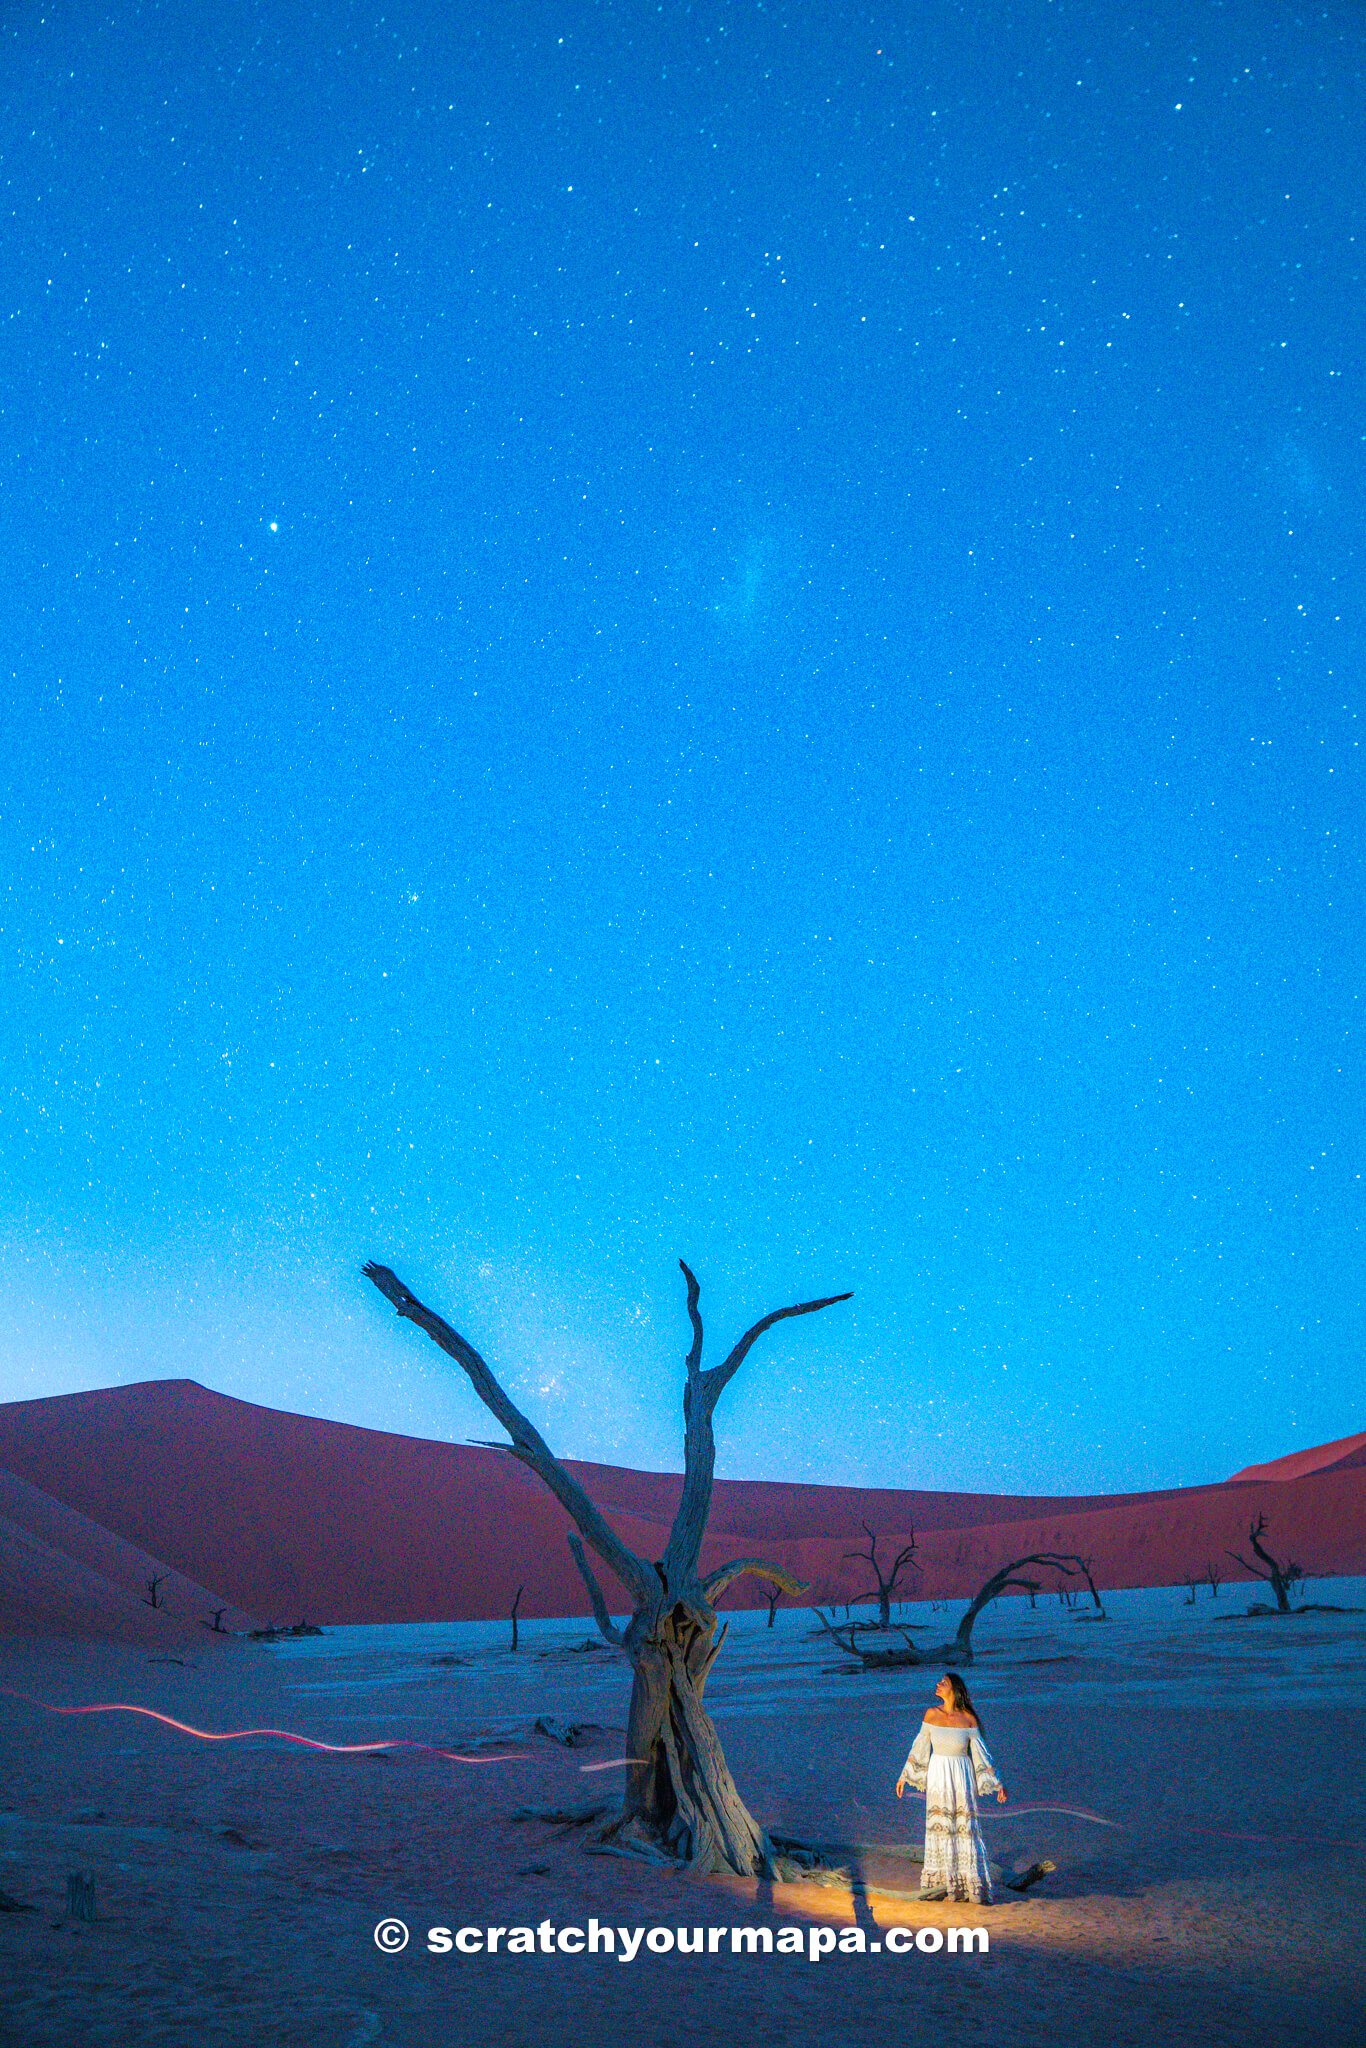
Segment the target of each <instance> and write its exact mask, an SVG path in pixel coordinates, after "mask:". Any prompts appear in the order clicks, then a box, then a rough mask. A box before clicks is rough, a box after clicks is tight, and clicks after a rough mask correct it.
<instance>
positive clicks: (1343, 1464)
mask: <svg viewBox="0 0 1366 2048" xmlns="http://www.w3.org/2000/svg"><path fill="white" fill-rule="evenodd" d="M1353 1465H1366V1430H1363V1431H1362V1433H1361V1435H1360V1436H1340V1437H1339V1438H1338V1440H1337V1442H1336V1443H1331V1444H1315V1446H1314V1448H1313V1449H1312V1450H1308V1451H1292V1452H1291V1453H1290V1456H1289V1457H1288V1458H1273V1459H1272V1461H1271V1463H1270V1464H1269V1465H1244V1467H1243V1469H1242V1471H1241V1472H1235V1473H1234V1474H1233V1477H1232V1478H1231V1479H1230V1480H1229V1485H1230V1486H1234V1485H1236V1484H1238V1483H1239V1482H1240V1481H1242V1480H1247V1479H1307V1478H1308V1476H1309V1474H1310V1473H1311V1472H1330V1471H1332V1472H1340V1471H1342V1470H1343V1469H1344V1468H1348V1467H1351V1466H1353Z"/></svg>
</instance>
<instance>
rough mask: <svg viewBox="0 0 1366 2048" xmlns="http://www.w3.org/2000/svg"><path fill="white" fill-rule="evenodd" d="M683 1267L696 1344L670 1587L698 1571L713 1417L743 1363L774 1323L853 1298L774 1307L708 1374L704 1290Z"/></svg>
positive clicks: (667, 1562)
mask: <svg viewBox="0 0 1366 2048" xmlns="http://www.w3.org/2000/svg"><path fill="white" fill-rule="evenodd" d="M679 1265H680V1266H681V1267H682V1269H683V1276H684V1278H685V1279H686V1281H687V1283H688V1316H689V1319H690V1321H691V1323H692V1330H693V1341H692V1349H691V1350H690V1351H689V1353H688V1381H687V1386H686V1388H685V1389H684V1394H683V1417H684V1443H683V1491H682V1494H681V1496H680V1498H679V1503H678V1512H677V1514H676V1515H675V1516H674V1521H673V1528H672V1529H671V1530H670V1532H669V1542H668V1547H667V1548H666V1550H665V1552H664V1557H663V1560H662V1563H663V1571H664V1577H665V1580H666V1583H667V1584H669V1585H676V1584H678V1583H680V1582H681V1581H682V1580H683V1579H684V1578H685V1577H687V1576H688V1575H689V1574H690V1573H693V1572H695V1571H696V1569H697V1560H698V1556H699V1554H700V1553H701V1549H702V1536H703V1532H704V1531H705V1529H706V1526H707V1514H708V1512H709V1510H710V1507H711V1491H712V1483H713V1480H714V1478H715V1474H716V1439H715V1436H714V1435H713V1432H712V1415H713V1414H714V1412H715V1409H716V1403H717V1401H718V1400H719V1399H720V1397H721V1395H722V1393H723V1392H724V1391H725V1388H726V1387H727V1385H728V1384H729V1382H730V1381H731V1380H732V1379H734V1377H735V1375H736V1373H737V1372H738V1371H739V1369H740V1367H741V1365H742V1364H743V1363H744V1360H745V1357H746V1355H747V1353H748V1352H749V1350H750V1348H751V1347H752V1345H753V1344H754V1343H755V1341H756V1340H757V1339H758V1338H760V1337H762V1336H763V1334H764V1331H765V1330H771V1329H772V1327H773V1325H774V1324H775V1323H781V1322H784V1321H786V1319H787V1318H788V1317H789V1316H809V1315H814V1314H815V1313H816V1311H817V1310H818V1309H823V1308H833V1306H834V1305H835V1303H836V1302H838V1301H848V1300H850V1298H851V1297H850V1296H849V1295H848V1294H829V1295H826V1296H825V1297H824V1298H823V1299H822V1300H820V1301H802V1302H798V1303H796V1304H795V1306H793V1307H792V1308H777V1309H774V1310H773V1312H772V1313H771V1314H770V1315H766V1316H762V1317H761V1318H760V1320H759V1321H758V1322H757V1323H755V1324H754V1326H753V1328H752V1329H749V1330H746V1332H745V1334H744V1336H743V1337H742V1338H741V1339H740V1341H739V1343H738V1344H737V1345H736V1346H735V1349H734V1350H733V1351H732V1352H731V1353H730V1355H729V1357H728V1358H727V1359H726V1360H725V1361H724V1363H723V1364H721V1365H717V1366H713V1367H712V1369H711V1371H710V1372H703V1371H701V1369H700V1366H701V1358H702V1318H701V1315H700V1314H699V1312H698V1307H697V1302H698V1295H699V1292H700V1290H699V1288H698V1284H697V1280H696V1278H695V1277H694V1275H693V1273H692V1272H691V1271H690V1269H689V1268H688V1267H687V1266H686V1265H684V1263H683V1261H682V1260H681V1259H680V1260H679Z"/></svg>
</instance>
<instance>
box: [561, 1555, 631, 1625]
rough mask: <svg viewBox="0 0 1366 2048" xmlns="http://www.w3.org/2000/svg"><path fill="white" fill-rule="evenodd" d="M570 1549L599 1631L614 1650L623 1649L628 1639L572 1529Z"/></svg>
mask: <svg viewBox="0 0 1366 2048" xmlns="http://www.w3.org/2000/svg"><path fill="white" fill-rule="evenodd" d="M569 1548H570V1549H571V1550H572V1551H573V1553H574V1562H575V1564H576V1565H577V1566H578V1568H579V1575H580V1577H581V1578H582V1580H583V1583H584V1584H585V1586H587V1588H588V1597H589V1599H590V1600H591V1601H592V1603H593V1619H594V1621H596V1623H597V1625H598V1628H599V1630H600V1631H601V1633H602V1634H603V1635H604V1636H606V1638H607V1640H608V1642H609V1643H611V1645H612V1646H613V1648H614V1649H617V1650H619V1649H621V1648H622V1646H623V1645H624V1643H625V1641H626V1638H625V1636H624V1635H623V1634H622V1632H621V1630H620V1629H619V1628H618V1627H617V1625H616V1623H615V1622H614V1621H613V1619H612V1617H611V1615H610V1614H609V1613H608V1612H607V1602H606V1600H605V1599H604V1598H603V1593H602V1587H601V1586H600V1585H599V1584H598V1581H597V1577H596V1575H595V1573H594V1571H593V1567H592V1565H591V1564H590V1563H589V1562H588V1559H587V1558H586V1557H585V1556H584V1552H583V1544H582V1542H581V1541H580V1540H579V1538H578V1537H577V1536H576V1535H575V1534H574V1532H573V1530H572V1529H571V1531H570V1532H569Z"/></svg>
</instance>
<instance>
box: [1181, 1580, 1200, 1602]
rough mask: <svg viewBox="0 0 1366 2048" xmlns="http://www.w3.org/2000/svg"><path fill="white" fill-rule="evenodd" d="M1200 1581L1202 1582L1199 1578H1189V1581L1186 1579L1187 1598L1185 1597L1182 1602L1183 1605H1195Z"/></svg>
mask: <svg viewBox="0 0 1366 2048" xmlns="http://www.w3.org/2000/svg"><path fill="white" fill-rule="evenodd" d="M1199 1583H1200V1581H1199V1579H1187V1581H1186V1597H1185V1599H1184V1600H1183V1601H1182V1602H1181V1605H1182V1606H1183V1607H1194V1605H1195V1589H1196V1587H1197V1586H1198V1585H1199Z"/></svg>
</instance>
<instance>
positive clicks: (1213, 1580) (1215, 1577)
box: [1205, 1564, 1224, 1600]
mask: <svg viewBox="0 0 1366 2048" xmlns="http://www.w3.org/2000/svg"><path fill="white" fill-rule="evenodd" d="M1205 1577H1206V1579H1207V1580H1208V1582H1209V1590H1210V1598H1211V1599H1212V1600H1217V1599H1218V1598H1219V1588H1220V1586H1222V1585H1223V1583H1224V1582H1223V1580H1222V1579H1221V1578H1220V1576H1219V1574H1218V1572H1217V1571H1216V1570H1215V1568H1214V1566H1213V1565H1212V1564H1207V1565H1206V1566H1205Z"/></svg>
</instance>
